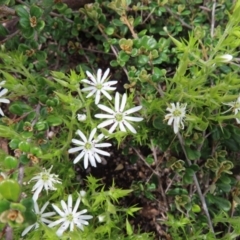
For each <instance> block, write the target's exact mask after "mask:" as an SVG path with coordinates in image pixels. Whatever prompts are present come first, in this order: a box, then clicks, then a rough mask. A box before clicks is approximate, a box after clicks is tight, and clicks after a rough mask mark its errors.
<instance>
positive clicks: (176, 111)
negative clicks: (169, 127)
mask: <svg viewBox="0 0 240 240" xmlns="http://www.w3.org/2000/svg"><path fill="white" fill-rule="evenodd" d="M181 114H182V112H181V111H180V110H179V109H176V110H174V111H173V116H174V117H180V116H181Z"/></svg>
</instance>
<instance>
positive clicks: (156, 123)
mask: <svg viewBox="0 0 240 240" xmlns="http://www.w3.org/2000/svg"><path fill="white" fill-rule="evenodd" d="M153 127H155V128H156V129H158V130H163V129H166V127H167V125H166V124H165V123H164V122H163V118H162V117H156V118H155V119H154V120H153Z"/></svg>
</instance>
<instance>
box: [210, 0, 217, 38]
mask: <svg viewBox="0 0 240 240" xmlns="http://www.w3.org/2000/svg"><path fill="white" fill-rule="evenodd" d="M215 9H216V0H213V5H212V16H211V37H212V38H213V37H214V27H215Z"/></svg>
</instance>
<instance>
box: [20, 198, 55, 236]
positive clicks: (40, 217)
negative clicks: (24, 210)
mask: <svg viewBox="0 0 240 240" xmlns="http://www.w3.org/2000/svg"><path fill="white" fill-rule="evenodd" d="M48 204H49V202H46V203H45V204H44V205H43V207H42V208H41V210H40V211H39V207H38V204H37V202H34V212H35V213H36V215H37V222H35V223H34V224H32V225H30V226H28V227H26V228H25V229H24V231H23V232H22V237H23V236H24V235H26V234H27V233H28V232H29V231H30V230H31V229H33V228H34V229H37V228H39V223H46V224H49V223H51V222H52V221H50V220H48V219H47V218H48V217H52V216H54V215H55V214H56V213H55V212H47V213H44V211H45V209H46V208H47V206H48Z"/></svg>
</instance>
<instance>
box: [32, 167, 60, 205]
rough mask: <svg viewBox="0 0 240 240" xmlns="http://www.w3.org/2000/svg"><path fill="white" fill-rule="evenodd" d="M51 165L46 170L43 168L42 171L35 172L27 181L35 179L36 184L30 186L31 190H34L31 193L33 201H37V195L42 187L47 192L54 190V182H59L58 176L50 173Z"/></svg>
mask: <svg viewBox="0 0 240 240" xmlns="http://www.w3.org/2000/svg"><path fill="white" fill-rule="evenodd" d="M52 167H53V166H51V167H50V168H49V169H48V170H46V169H45V168H44V169H43V171H42V172H40V173H39V174H37V176H35V177H33V178H32V179H31V180H30V181H29V183H30V182H31V181H37V182H36V184H35V185H34V186H33V188H32V191H33V192H34V194H33V200H34V201H37V199H38V196H39V194H40V192H41V191H42V189H43V188H44V189H45V190H46V191H47V192H48V190H56V188H55V187H54V184H56V183H61V181H59V180H60V179H59V178H58V175H56V174H50V172H51V170H52Z"/></svg>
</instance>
